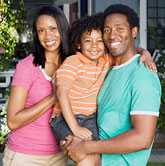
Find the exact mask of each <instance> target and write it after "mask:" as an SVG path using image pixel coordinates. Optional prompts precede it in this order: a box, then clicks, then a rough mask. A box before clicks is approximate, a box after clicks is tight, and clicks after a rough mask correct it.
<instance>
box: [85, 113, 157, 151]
mask: <svg viewBox="0 0 165 166" xmlns="http://www.w3.org/2000/svg"><path fill="white" fill-rule="evenodd" d="M156 122H157V117H156V116H150V115H133V116H132V124H133V128H132V129H131V130H129V131H127V132H125V133H123V134H121V135H118V136H116V137H114V138H112V139H110V140H104V141H102V140H100V141H97V142H94V141H91V142H89V143H88V142H86V143H85V144H84V145H85V146H84V148H85V150H86V152H87V153H99V154H100V153H109V154H110V153H130V152H134V151H138V150H142V149H146V148H149V147H150V146H151V144H152V142H153V139H154V134H155V129H156Z"/></svg>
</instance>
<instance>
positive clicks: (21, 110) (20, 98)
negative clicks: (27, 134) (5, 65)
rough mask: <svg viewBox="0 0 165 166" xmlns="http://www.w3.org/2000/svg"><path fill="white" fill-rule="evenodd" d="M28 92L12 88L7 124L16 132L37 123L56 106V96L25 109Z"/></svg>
mask: <svg viewBox="0 0 165 166" xmlns="http://www.w3.org/2000/svg"><path fill="white" fill-rule="evenodd" d="M27 95H28V91H27V90H26V89H25V88H23V87H20V86H12V88H11V94H10V97H9V103H8V108H7V122H8V127H9V128H10V129H11V130H15V129H17V128H20V127H22V126H24V125H27V124H29V123H31V122H33V121H35V120H36V119H37V118H38V117H40V116H41V115H42V114H43V113H44V112H46V111H47V109H48V108H50V107H51V106H52V105H53V104H54V102H55V101H54V99H55V97H54V95H50V96H47V97H45V98H44V99H43V100H41V101H40V102H38V103H36V104H35V105H33V106H31V107H29V108H25V103H26V100H27Z"/></svg>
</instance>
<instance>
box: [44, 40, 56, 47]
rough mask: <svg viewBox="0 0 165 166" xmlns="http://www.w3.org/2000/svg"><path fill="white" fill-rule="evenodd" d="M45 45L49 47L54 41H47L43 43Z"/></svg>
mask: <svg viewBox="0 0 165 166" xmlns="http://www.w3.org/2000/svg"><path fill="white" fill-rule="evenodd" d="M45 43H46V45H48V46H50V45H52V44H54V43H55V41H54V40H53V41H48V42H45Z"/></svg>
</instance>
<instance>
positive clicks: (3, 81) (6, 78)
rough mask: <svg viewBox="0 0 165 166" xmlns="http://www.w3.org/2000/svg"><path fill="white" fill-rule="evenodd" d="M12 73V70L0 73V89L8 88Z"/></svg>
mask: <svg viewBox="0 0 165 166" xmlns="http://www.w3.org/2000/svg"><path fill="white" fill-rule="evenodd" d="M13 73H14V70H9V71H4V72H0V87H1V88H8V87H9V85H10V83H11V80H12V76H13Z"/></svg>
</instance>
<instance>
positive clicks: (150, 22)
mask: <svg viewBox="0 0 165 166" xmlns="http://www.w3.org/2000/svg"><path fill="white" fill-rule="evenodd" d="M148 26H149V27H156V26H157V23H156V19H148Z"/></svg>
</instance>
